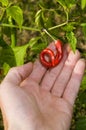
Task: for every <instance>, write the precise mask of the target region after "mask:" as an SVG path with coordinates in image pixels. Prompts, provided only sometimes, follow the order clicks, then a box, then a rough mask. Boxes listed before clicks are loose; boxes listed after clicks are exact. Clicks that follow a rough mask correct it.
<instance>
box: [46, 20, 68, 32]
mask: <svg viewBox="0 0 86 130" xmlns="http://www.w3.org/2000/svg"><path fill="white" fill-rule="evenodd" d="M67 23H68V21H66V22H64V23H62V24H59V25H56V26H54V27H51V28H49V29H48V30H53V29H56V28H59V27H62V26H64V25H66V24H67Z"/></svg>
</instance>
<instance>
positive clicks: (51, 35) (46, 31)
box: [43, 29, 56, 41]
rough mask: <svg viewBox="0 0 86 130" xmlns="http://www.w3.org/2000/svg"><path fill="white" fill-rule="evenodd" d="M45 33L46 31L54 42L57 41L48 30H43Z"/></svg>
mask: <svg viewBox="0 0 86 130" xmlns="http://www.w3.org/2000/svg"><path fill="white" fill-rule="evenodd" d="M43 31H44V32H45V33H46V34H47V35H48V36H49V37H51V39H52V40H53V41H56V40H55V38H54V37H53V36H52V35H51V34H50V33H49V32H48V31H47V30H46V29H43Z"/></svg>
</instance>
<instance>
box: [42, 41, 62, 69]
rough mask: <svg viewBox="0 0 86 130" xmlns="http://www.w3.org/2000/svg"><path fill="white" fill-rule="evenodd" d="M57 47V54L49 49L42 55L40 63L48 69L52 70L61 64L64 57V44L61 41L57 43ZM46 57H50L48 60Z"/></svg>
mask: <svg viewBox="0 0 86 130" xmlns="http://www.w3.org/2000/svg"><path fill="white" fill-rule="evenodd" d="M55 47H56V51H57V53H56V54H55V53H54V52H53V51H52V50H51V49H49V48H46V49H44V50H43V51H42V52H41V54H40V61H41V63H42V64H43V65H44V66H45V67H47V68H51V67H54V66H56V65H57V64H59V62H60V61H61V59H62V57H63V48H62V42H61V41H60V40H57V41H55ZM46 57H48V60H47V58H46Z"/></svg>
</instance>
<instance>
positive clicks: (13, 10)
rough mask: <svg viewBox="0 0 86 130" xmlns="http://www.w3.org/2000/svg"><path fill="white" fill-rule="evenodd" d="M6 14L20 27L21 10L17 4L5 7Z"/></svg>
mask: <svg viewBox="0 0 86 130" xmlns="http://www.w3.org/2000/svg"><path fill="white" fill-rule="evenodd" d="M6 12H7V16H9V17H12V18H13V19H14V20H15V21H16V23H17V24H18V25H19V26H20V27H21V26H22V24H23V12H22V10H21V8H20V7H18V6H11V7H9V8H7V9H6Z"/></svg>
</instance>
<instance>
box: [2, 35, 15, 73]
mask: <svg viewBox="0 0 86 130" xmlns="http://www.w3.org/2000/svg"><path fill="white" fill-rule="evenodd" d="M0 65H1V67H2V68H3V69H4V72H5V73H6V72H7V71H8V69H7V68H8V67H6V65H7V66H9V68H10V67H13V66H16V61H15V57H14V52H13V50H12V48H11V47H10V46H8V45H7V44H6V43H5V42H4V40H3V39H2V38H1V37H0ZM4 66H5V67H6V69H5V67H4Z"/></svg>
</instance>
